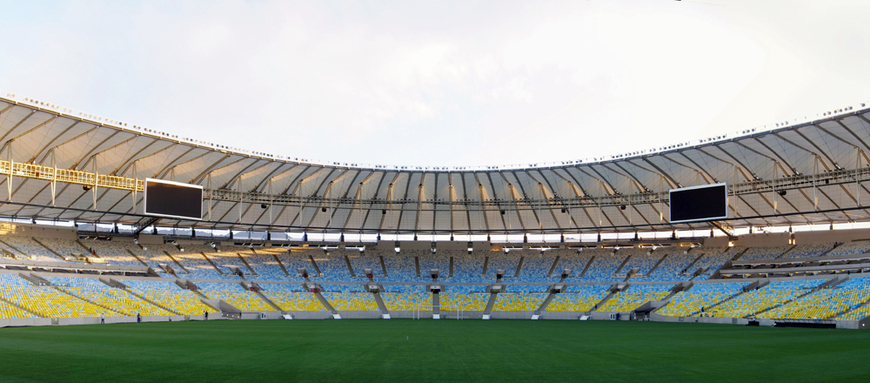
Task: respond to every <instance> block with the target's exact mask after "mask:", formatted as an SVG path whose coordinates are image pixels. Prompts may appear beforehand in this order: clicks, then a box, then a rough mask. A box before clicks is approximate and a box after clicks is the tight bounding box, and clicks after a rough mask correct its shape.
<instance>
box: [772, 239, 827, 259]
mask: <svg viewBox="0 0 870 383" xmlns="http://www.w3.org/2000/svg"><path fill="white" fill-rule="evenodd" d="M834 245H836V243H834V242H825V243H812V244H804V245H797V246H795V247H794V249H791V251H789V252H788V253H785V255H783V256H782V258H783V259H791V258H812V257H821V256H822V254H825V253H826V252H828V251H830V250H831V249H833V248H834Z"/></svg>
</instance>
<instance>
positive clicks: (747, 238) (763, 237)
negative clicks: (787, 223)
mask: <svg viewBox="0 0 870 383" xmlns="http://www.w3.org/2000/svg"><path fill="white" fill-rule="evenodd" d="M789 239H791V234H790V233H762V234H746V235H741V236H740V237H739V238H738V239H737V242H736V243H735V244H736V245H738V246H788V241H789Z"/></svg>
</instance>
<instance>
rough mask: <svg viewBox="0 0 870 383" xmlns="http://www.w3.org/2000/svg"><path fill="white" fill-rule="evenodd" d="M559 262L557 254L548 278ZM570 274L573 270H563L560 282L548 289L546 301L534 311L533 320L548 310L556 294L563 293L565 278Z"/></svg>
mask: <svg viewBox="0 0 870 383" xmlns="http://www.w3.org/2000/svg"><path fill="white" fill-rule="evenodd" d="M557 262H559V256H556V259H555V260H553V265H552V266H550V271H549V272H548V273H547V277H548V278H549V277H550V275H552V274H553V269H554V268H556V263H557ZM570 275H571V270H565V272H563V273H562V275H561V276H560V278H559V283H556V284H553V285H551V286H550V287H549V288H548V289H547V293H548V294H547V297H546V298H544V301H543V302H541V305H540V306H538V309H537V310H535V311H534V312H533V313H532V320H538V318H540V316H541V313H543V312H544V311H546V310H547V306H549V305H550V302H552V301H553V298H555V297H556V294H559V293H561V292H562V291H563V290H564V289H565V285H563V283H565V279H568V277H569V276H570Z"/></svg>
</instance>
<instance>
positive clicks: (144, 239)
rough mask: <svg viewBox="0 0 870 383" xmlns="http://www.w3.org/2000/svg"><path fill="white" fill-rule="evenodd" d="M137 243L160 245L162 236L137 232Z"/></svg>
mask: <svg viewBox="0 0 870 383" xmlns="http://www.w3.org/2000/svg"><path fill="white" fill-rule="evenodd" d="M139 243H140V244H143V245H162V244H163V236H162V235H154V234H139Z"/></svg>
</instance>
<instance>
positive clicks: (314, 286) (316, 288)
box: [302, 255, 341, 319]
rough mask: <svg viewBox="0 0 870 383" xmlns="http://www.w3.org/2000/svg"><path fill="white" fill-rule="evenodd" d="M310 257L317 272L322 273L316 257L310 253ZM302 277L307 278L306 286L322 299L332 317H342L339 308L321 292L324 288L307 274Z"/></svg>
mask: <svg viewBox="0 0 870 383" xmlns="http://www.w3.org/2000/svg"><path fill="white" fill-rule="evenodd" d="M308 257H309V258H311V263H312V264H314V268H315V269H316V270H317V273H318V274H320V268H319V267H317V263H315V262H314V257H312V256H310V255H309V256H308ZM302 279H304V280H305V285H304V286H305V287H306V288H307V289H308V291H309V292H311V293H312V294H314V296H315V297H316V298H317V300H318V301H320V305H321V306H323V308H324V309H326V311H329V314H331V315H332V318H333V319H341V315H340V314H339V313H338V310H336V309H335V308H334V307H332V305H331V304H330V303H329V301H328V300H326V298H325V297H324V296H323V294H321V293H320V292H321V291H323V289H321V288H320V286H318V285H317V284H316V283H314V282H311V280H310V279H308V276H307V275H304V276H302Z"/></svg>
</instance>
